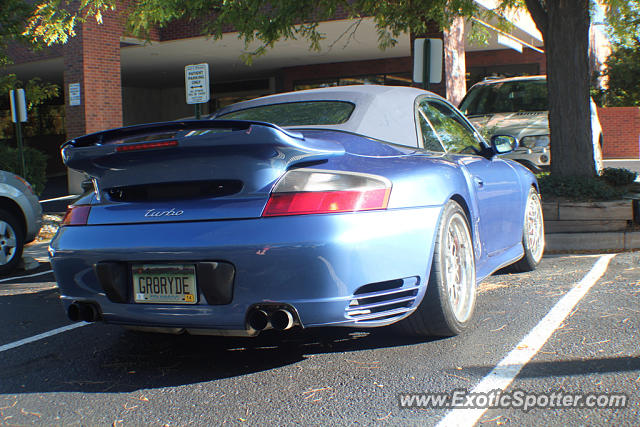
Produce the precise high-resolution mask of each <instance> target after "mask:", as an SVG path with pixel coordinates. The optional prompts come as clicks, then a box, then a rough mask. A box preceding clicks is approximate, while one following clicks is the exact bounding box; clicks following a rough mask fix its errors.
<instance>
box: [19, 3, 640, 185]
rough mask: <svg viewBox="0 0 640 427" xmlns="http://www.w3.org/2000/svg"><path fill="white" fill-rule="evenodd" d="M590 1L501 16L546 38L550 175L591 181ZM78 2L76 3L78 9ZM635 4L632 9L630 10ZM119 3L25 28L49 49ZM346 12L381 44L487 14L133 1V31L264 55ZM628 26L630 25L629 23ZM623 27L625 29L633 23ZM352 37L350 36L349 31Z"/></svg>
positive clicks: (69, 9)
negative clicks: (177, 32) (216, 42)
mask: <svg viewBox="0 0 640 427" xmlns="http://www.w3.org/2000/svg"><path fill="white" fill-rule="evenodd" d="M589 2H590V0H562V1H556V0H553V1H550V0H500V1H499V2H498V3H499V7H498V12H500V11H504V10H506V9H510V8H517V7H526V8H527V9H528V11H529V12H530V14H531V16H532V18H533V20H534V22H535V23H536V25H537V27H538V29H539V30H540V32H541V33H542V34H543V37H544V44H545V52H546V56H547V74H548V85H549V124H550V129H551V140H552V144H551V150H552V151H551V154H552V165H551V171H552V173H553V174H554V175H558V176H567V175H576V176H593V175H595V168H594V161H593V146H592V139H591V125H590V120H591V116H590V110H589V82H590V79H589V67H588V46H589V25H590V15H589V9H590V3H589ZM605 3H606V5H607V10H608V11H609V12H610V13H615V12H616V11H624V12H628V11H629V10H637V8H636V9H633V6H634V5H636V6H637V4H638V0H605ZM73 5H77V6H76V7H75V8H74V7H73ZM627 5H631V7H627ZM115 7H116V1H115V0H81V1H80V2H75V3H71V2H69V1H65V0H43V1H42V3H41V4H39V5H38V6H37V7H36V10H35V13H34V15H33V16H32V19H31V20H30V23H29V25H28V26H27V28H26V31H25V33H24V34H25V36H29V37H32V38H33V39H35V40H39V41H44V42H45V43H47V44H51V43H56V42H64V41H66V40H67V38H68V37H69V36H71V35H73V28H74V25H75V24H76V22H77V21H78V20H83V19H86V18H87V17H90V16H93V17H95V18H96V19H98V20H100V19H101V13H103V12H105V11H107V10H111V9H114V8H115ZM338 10H344V11H346V12H347V13H348V14H349V15H350V16H351V17H353V18H356V21H355V24H354V27H357V22H358V21H357V19H359V18H362V17H364V16H371V17H373V18H374V20H375V23H376V25H377V27H378V37H379V43H380V46H381V47H386V46H390V45H393V44H394V43H395V38H396V37H397V36H398V35H399V34H401V33H403V32H409V31H410V32H412V33H414V34H421V33H425V32H428V31H429V30H430V29H431V27H430V26H431V23H433V22H435V23H436V24H437V25H439V26H440V27H441V28H446V27H447V26H449V25H450V24H451V22H452V20H453V19H454V18H456V17H459V16H462V17H470V16H474V15H477V14H479V13H481V11H480V10H479V8H478V6H477V3H476V2H475V1H473V0H448V1H447V0H413V1H411V2H405V1H380V0H317V1H313V2H311V1H300V0H271V1H268V2H267V1H261V0H232V1H230V0H184V1H178V0H137V1H135V2H132V3H130V4H129V6H128V8H127V11H126V15H127V16H128V22H129V29H130V31H131V32H132V33H134V34H144V33H145V32H148V31H149V30H150V29H152V28H154V27H155V26H160V27H162V26H165V25H168V24H170V23H171V22H173V21H174V20H176V19H187V20H190V21H193V22H194V24H198V25H201V27H202V28H203V34H208V35H212V36H213V37H214V38H219V37H221V36H222V33H223V31H224V30H225V29H227V28H229V26H232V27H233V28H234V29H235V30H236V31H238V32H239V34H240V37H242V38H244V40H245V42H246V43H247V46H249V43H251V42H253V41H259V42H260V44H259V47H258V48H257V49H256V50H254V51H253V52H251V53H250V54H249V55H248V56H247V59H248V60H250V58H251V55H252V54H261V53H264V52H265V51H266V50H267V49H269V48H270V47H272V46H273V45H274V44H275V42H276V41H278V40H280V39H287V38H303V39H305V40H307V41H308V42H309V44H310V47H311V48H312V49H318V48H319V41H320V40H321V39H322V38H323V37H324V35H323V34H321V33H320V32H319V30H318V24H319V22H321V21H323V20H326V19H328V18H330V17H331V16H333V15H334V14H335V12H336V11H338ZM625 22H626V21H625ZM631 24H632V22H626V24H625V23H624V22H622V23H620V24H619V25H618V27H619V30H618V31H619V32H621V33H622V32H624V31H623V30H624V29H626V28H627V26H628V25H631ZM347 33H348V32H347Z"/></svg>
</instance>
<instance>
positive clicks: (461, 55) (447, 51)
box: [411, 18, 467, 106]
mask: <svg viewBox="0 0 640 427" xmlns="http://www.w3.org/2000/svg"><path fill="white" fill-rule="evenodd" d="M430 27H431V28H432V29H430V31H429V32H428V33H426V34H421V35H416V34H412V37H411V51H412V53H413V40H414V38H423V37H424V38H431V39H442V45H443V49H444V55H443V64H442V65H443V66H442V83H439V84H432V85H431V91H432V92H435V93H437V94H438V95H440V96H442V97H444V98H446V99H447V100H448V101H449V102H451V103H452V104H453V105H455V106H458V104H459V103H460V101H462V98H463V97H464V95H465V93H466V92H467V84H466V75H465V74H466V65H465V50H464V19H463V18H456V19H454V21H453V23H452V24H451V26H450V27H449V28H446V29H444V30H443V31H439V30H438V27H437V25H436V24H435V23H433V24H432V25H430Z"/></svg>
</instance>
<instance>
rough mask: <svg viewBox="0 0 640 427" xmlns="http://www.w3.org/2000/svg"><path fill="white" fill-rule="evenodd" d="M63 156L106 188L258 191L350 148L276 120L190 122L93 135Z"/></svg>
mask: <svg viewBox="0 0 640 427" xmlns="http://www.w3.org/2000/svg"><path fill="white" fill-rule="evenodd" d="M61 152H62V159H63V161H64V164H65V165H66V166H68V167H69V168H71V169H76V170H79V171H82V172H85V173H87V174H88V175H89V176H91V177H92V178H93V179H94V180H96V181H97V183H99V186H100V188H112V187H118V186H124V185H133V184H135V185H139V184H149V183H163V182H176V181H201V180H207V179H240V180H242V181H243V182H244V183H253V185H254V186H256V188H255V189H256V190H258V189H259V186H260V185H267V184H268V183H269V181H270V180H275V179H277V177H279V176H280V175H281V174H282V173H284V172H285V171H286V170H287V169H288V168H290V167H292V166H293V165H296V164H300V163H308V162H317V161H322V160H326V159H327V158H329V157H333V156H339V155H342V154H344V147H343V146H342V145H341V144H340V143H338V142H332V141H324V140H317V139H310V138H305V137H304V136H303V135H302V134H300V133H297V132H291V131H287V130H285V129H282V128H280V127H278V126H276V125H274V124H271V123H264V122H255V121H229V120H185V121H176V122H161V123H151V124H144V125H136V126H129V127H123V128H118V129H110V130H106V131H102V132H96V133H92V134H89V135H85V136H81V137H79V138H75V139H72V140H70V141H67V142H65V143H64V144H63V145H62V146H61Z"/></svg>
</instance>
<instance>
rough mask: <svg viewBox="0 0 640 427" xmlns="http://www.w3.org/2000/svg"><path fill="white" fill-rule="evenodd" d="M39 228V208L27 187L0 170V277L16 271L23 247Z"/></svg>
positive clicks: (16, 176)
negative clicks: (13, 270)
mask: <svg viewBox="0 0 640 427" xmlns="http://www.w3.org/2000/svg"><path fill="white" fill-rule="evenodd" d="M41 226H42V208H41V207H40V202H39V201H38V196H37V195H36V194H35V193H34V191H33V188H31V185H30V184H29V183H28V182H27V181H25V180H24V179H23V178H21V177H19V176H18V175H15V174H13V173H11V172H6V171H3V170H0V275H2V274H4V273H8V272H9V271H11V270H12V269H13V268H15V267H16V265H17V264H18V262H19V261H20V259H21V258H22V250H23V249H24V245H25V244H26V243H29V242H31V241H33V240H34V239H35V238H36V235H37V234H38V231H40V227H41Z"/></svg>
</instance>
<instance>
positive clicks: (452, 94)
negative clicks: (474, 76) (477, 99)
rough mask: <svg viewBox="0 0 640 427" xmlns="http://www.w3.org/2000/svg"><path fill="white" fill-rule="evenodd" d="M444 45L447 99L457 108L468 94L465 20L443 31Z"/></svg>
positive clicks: (457, 21) (455, 20) (460, 20)
mask: <svg viewBox="0 0 640 427" xmlns="http://www.w3.org/2000/svg"><path fill="white" fill-rule="evenodd" d="M443 45H444V80H445V85H446V89H445V91H446V98H447V100H448V101H449V102H451V103H452V104H453V105H455V106H456V107H457V106H458V104H460V101H462V98H464V95H465V93H467V80H466V72H467V68H466V63H465V50H464V19H463V18H456V19H454V20H453V23H452V24H451V26H450V27H449V28H447V29H445V30H444V31H443Z"/></svg>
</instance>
